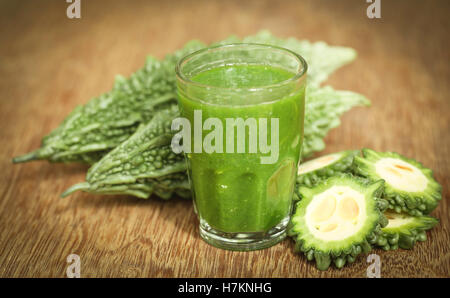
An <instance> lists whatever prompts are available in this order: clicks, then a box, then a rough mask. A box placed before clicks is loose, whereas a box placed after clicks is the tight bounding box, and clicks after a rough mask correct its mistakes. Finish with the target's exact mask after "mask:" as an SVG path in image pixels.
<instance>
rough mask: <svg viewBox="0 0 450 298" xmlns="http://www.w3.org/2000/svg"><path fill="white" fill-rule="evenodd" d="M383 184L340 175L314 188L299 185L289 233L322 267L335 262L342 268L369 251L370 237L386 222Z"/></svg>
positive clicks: (306, 253) (348, 175) (319, 267)
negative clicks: (382, 194) (380, 198)
mask: <svg viewBox="0 0 450 298" xmlns="http://www.w3.org/2000/svg"><path fill="white" fill-rule="evenodd" d="M383 183H384V182H383V180H379V181H376V182H374V183H369V182H367V181H365V180H363V179H360V178H358V177H354V176H352V175H350V174H341V175H337V176H333V177H331V178H328V179H326V180H323V181H321V182H320V183H318V184H317V185H315V186H314V187H312V188H309V187H306V186H300V187H299V189H298V194H299V196H300V198H301V199H300V201H299V202H297V203H296V205H295V211H294V213H293V215H292V218H291V222H290V228H289V232H288V235H289V236H291V237H293V238H294V240H295V242H296V244H295V250H296V251H297V252H303V253H304V254H305V255H306V257H307V259H308V260H310V261H311V260H315V261H316V266H317V268H318V269H320V270H327V269H328V268H329V266H330V264H331V263H332V262H333V263H334V264H335V266H336V267H337V268H341V267H343V266H344V265H345V263H351V262H353V261H354V260H355V258H356V257H357V256H358V255H359V254H360V253H362V252H363V253H367V252H369V251H370V250H371V249H372V247H371V245H370V244H369V242H368V240H367V239H368V238H369V237H372V236H373V235H375V234H376V233H377V231H380V229H381V227H383V226H385V225H386V224H387V220H386V218H385V217H384V216H383V214H382V211H381V210H380V206H379V203H378V196H379V195H381V193H382V191H383Z"/></svg>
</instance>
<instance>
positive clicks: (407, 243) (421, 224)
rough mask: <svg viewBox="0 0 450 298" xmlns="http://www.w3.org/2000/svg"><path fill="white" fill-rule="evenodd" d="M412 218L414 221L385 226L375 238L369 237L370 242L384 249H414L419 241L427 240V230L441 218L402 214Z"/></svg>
mask: <svg viewBox="0 0 450 298" xmlns="http://www.w3.org/2000/svg"><path fill="white" fill-rule="evenodd" d="M399 216H400V215H399ZM401 216H405V217H408V218H411V220H412V222H409V223H406V224H404V225H401V226H398V227H395V228H394V227H384V228H382V229H381V233H379V234H378V235H377V237H376V239H375V238H373V239H369V242H370V243H371V244H372V245H374V246H378V247H381V248H383V249H384V250H396V249H398V248H399V247H400V248H403V249H412V248H413V246H414V244H415V243H416V242H417V241H420V242H423V241H426V240H427V234H426V231H428V230H430V229H432V228H433V227H434V226H435V225H436V224H437V223H438V222H439V220H438V219H437V218H434V217H432V216H426V215H424V216H411V215H406V214H401Z"/></svg>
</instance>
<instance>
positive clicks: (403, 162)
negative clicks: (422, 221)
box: [353, 149, 442, 216]
mask: <svg viewBox="0 0 450 298" xmlns="http://www.w3.org/2000/svg"><path fill="white" fill-rule="evenodd" d="M362 153H363V156H362V157H361V156H356V157H355V159H354V162H353V163H354V164H353V167H354V171H355V172H356V173H357V174H359V175H361V176H363V177H366V178H368V179H370V180H372V181H376V180H379V179H383V180H385V182H386V183H385V190H384V194H383V198H385V199H386V200H387V201H388V203H389V206H388V209H391V210H394V211H395V212H397V213H401V212H404V213H408V214H410V215H413V216H420V215H423V214H429V213H430V212H431V211H433V210H434V209H435V208H436V206H437V205H438V203H439V201H440V200H441V197H442V194H441V191H442V187H441V185H439V183H438V182H437V181H436V180H435V179H434V178H433V172H432V171H431V170H430V169H428V168H426V167H424V166H423V165H422V164H421V163H419V162H417V161H415V160H413V159H408V158H406V157H404V156H402V155H400V154H398V153H394V152H376V151H374V150H371V149H363V150H362Z"/></svg>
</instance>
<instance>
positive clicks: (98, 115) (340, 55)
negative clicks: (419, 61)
mask: <svg viewBox="0 0 450 298" xmlns="http://www.w3.org/2000/svg"><path fill="white" fill-rule="evenodd" d="M240 41H241V39H239V38H237V37H230V38H228V39H226V40H224V41H222V42H221V43H230V42H240ZM244 41H245V42H257V43H267V44H273V45H279V46H285V47H287V48H290V49H292V50H293V51H296V52H298V53H300V54H302V55H303V56H304V57H305V59H306V60H307V61H308V65H309V68H308V81H309V82H310V83H309V84H311V85H319V84H320V83H321V82H322V81H324V80H325V79H326V78H327V77H328V75H329V74H330V73H331V72H333V71H334V70H336V69H337V68H338V67H340V66H342V65H344V64H346V63H349V62H350V61H352V60H353V59H354V58H355V57H356V53H355V51H354V50H353V49H350V48H344V47H335V46H328V45H326V44H325V43H324V42H317V43H310V42H308V41H299V40H296V39H294V38H289V39H286V40H284V39H278V38H276V37H275V36H273V35H271V34H270V33H269V32H268V31H262V32H260V33H258V34H256V35H253V36H249V37H246V38H244ZM204 46H205V45H204V44H203V43H201V42H198V41H192V42H190V43H188V44H187V45H186V46H185V47H184V49H182V50H179V51H177V52H175V53H174V54H172V55H168V56H166V58H165V59H164V60H163V61H158V60H157V59H154V58H151V57H150V58H148V59H147V62H146V64H145V66H144V67H143V68H142V69H140V70H138V71H137V72H136V73H134V74H132V75H131V76H130V78H128V79H126V78H124V77H121V76H119V77H118V78H117V80H116V83H115V85H114V88H113V89H112V90H111V91H110V92H108V93H105V94H103V95H101V96H99V97H98V98H94V99H92V100H91V101H89V102H88V103H87V104H86V105H84V106H80V107H78V108H76V109H75V110H74V111H73V112H72V113H71V114H70V115H69V116H68V117H67V118H66V119H65V120H64V121H63V122H62V123H61V125H60V126H59V127H58V128H56V129H55V130H54V131H52V132H51V133H50V134H49V135H48V136H46V137H44V138H43V140H42V144H41V148H39V149H38V150H36V151H34V152H31V153H28V154H26V155H23V156H19V157H16V158H14V159H13V162H16V163H17V162H26V161H30V160H37V159H47V160H49V161H52V162H86V163H90V164H92V163H94V162H95V161H97V160H99V159H100V158H101V157H102V156H103V155H104V154H106V153H107V152H108V151H110V150H111V149H113V148H114V147H116V146H118V145H119V144H120V143H121V142H123V141H124V140H126V139H127V138H129V137H130V136H131V135H132V134H133V133H134V132H135V130H136V129H137V127H138V126H139V124H141V123H146V122H148V121H149V120H150V119H151V118H152V116H153V115H154V113H155V112H156V111H158V110H161V109H164V108H167V107H168V105H170V104H174V103H175V101H176V86H175V74H174V67H175V64H176V62H177V61H178V60H179V59H180V58H181V57H182V56H184V55H186V54H188V53H190V52H193V51H195V50H197V49H200V48H202V47H204ZM329 112H330V113H331V111H329ZM321 116H322V117H323V118H322V121H321V123H320V125H321V126H323V128H322V127H321V128H317V129H318V130H319V137H321V138H322V137H323V136H320V131H324V130H326V129H330V128H332V127H334V126H336V125H337V124H338V121H337V122H336V121H334V122H328V120H329V119H328V115H325V114H324V115H321ZM332 118H333V116H332ZM316 124H318V123H316ZM313 132H314V133H317V132H316V131H315V128H313ZM305 147H306V150H305V151H306V152H307V151H308V150H309V149H311V150H316V151H317V150H321V149H323V147H324V144H323V141H322V140H318V139H316V140H315V142H306V143H305Z"/></svg>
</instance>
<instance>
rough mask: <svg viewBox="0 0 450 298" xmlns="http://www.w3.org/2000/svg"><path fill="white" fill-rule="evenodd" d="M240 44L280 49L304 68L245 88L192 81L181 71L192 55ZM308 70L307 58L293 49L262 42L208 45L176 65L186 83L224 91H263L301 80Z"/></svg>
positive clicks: (179, 76) (177, 75) (176, 69)
mask: <svg viewBox="0 0 450 298" xmlns="http://www.w3.org/2000/svg"><path fill="white" fill-rule="evenodd" d="M238 46H258V47H261V48H267V49H275V50H280V51H282V52H285V53H287V54H290V55H292V56H294V58H295V59H296V60H297V61H298V62H299V64H300V65H301V66H302V69H301V70H300V71H298V72H297V73H296V74H295V75H294V76H292V77H290V78H289V79H286V80H283V81H281V82H278V83H275V84H269V85H264V86H258V87H244V88H242V87H240V88H234V87H218V86H213V85H208V84H202V83H198V82H195V81H192V80H191V79H190V78H188V77H187V76H186V75H185V74H184V73H182V71H181V67H182V64H183V63H185V62H186V61H187V60H189V59H191V58H192V57H194V56H197V55H198V54H202V53H205V52H208V51H211V50H215V49H219V48H232V47H238ZM307 70H308V64H307V63H306V60H305V59H304V58H303V57H302V56H301V55H299V54H297V53H296V52H294V51H291V50H289V49H287V48H283V47H279V46H274V45H268V44H262V43H228V44H219V45H214V46H210V47H206V48H203V49H200V50H197V51H195V52H192V53H190V54H188V55H186V56H184V57H183V58H181V59H180V60H179V61H178V62H177V64H176V66H175V74H176V77H177V78H178V79H179V80H180V81H182V82H183V83H185V84H189V85H194V86H196V87H200V88H208V89H213V90H214V89H215V90H224V91H225V90H228V91H251V92H257V91H262V90H266V89H271V88H277V87H281V86H284V85H287V84H289V83H292V82H295V81H297V80H300V79H301V78H302V77H303V76H304V75H305V74H306V71H307Z"/></svg>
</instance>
